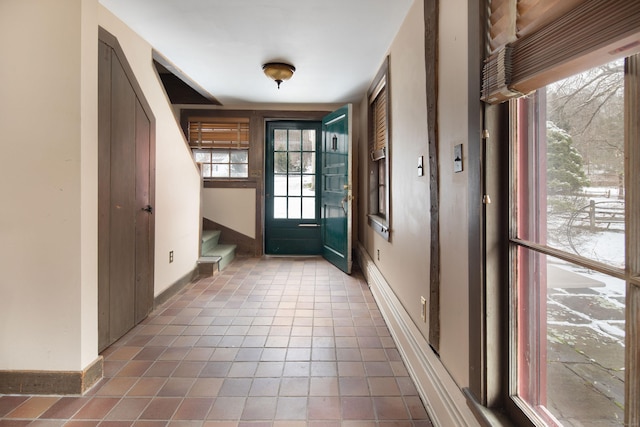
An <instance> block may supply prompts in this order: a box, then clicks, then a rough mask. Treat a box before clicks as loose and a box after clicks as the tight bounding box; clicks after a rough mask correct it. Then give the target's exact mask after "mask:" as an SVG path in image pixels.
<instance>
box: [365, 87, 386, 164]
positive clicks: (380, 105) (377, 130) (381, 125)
mask: <svg viewBox="0 0 640 427" xmlns="http://www.w3.org/2000/svg"><path fill="white" fill-rule="evenodd" d="M369 102H370V105H371V106H370V108H371V116H372V117H371V118H372V120H371V132H370V134H371V141H370V155H371V159H372V160H379V159H382V158H384V157H386V152H387V140H388V138H387V135H388V133H387V132H388V127H389V126H388V120H389V118H388V114H387V85H386V79H384V78H383V79H382V80H381V81H380V83H379V84H378V86H377V87H376V89H375V91H374V92H373V93H372V95H371V96H370V98H369Z"/></svg>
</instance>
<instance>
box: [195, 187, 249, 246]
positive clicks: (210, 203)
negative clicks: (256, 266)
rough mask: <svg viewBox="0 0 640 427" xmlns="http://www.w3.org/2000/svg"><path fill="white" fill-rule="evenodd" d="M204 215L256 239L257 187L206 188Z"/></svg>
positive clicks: (203, 206)
mask: <svg viewBox="0 0 640 427" xmlns="http://www.w3.org/2000/svg"><path fill="white" fill-rule="evenodd" d="M202 216H203V217H204V218H207V219H209V220H211V221H214V222H217V223H218V224H220V225H224V226H225V227H227V228H230V229H232V230H234V231H237V232H238V233H241V234H244V235H245V236H248V237H251V238H252V239H255V237H256V190H255V188H205V189H204V190H203V194H202Z"/></svg>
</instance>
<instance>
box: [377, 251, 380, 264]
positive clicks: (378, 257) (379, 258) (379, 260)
mask: <svg viewBox="0 0 640 427" xmlns="http://www.w3.org/2000/svg"><path fill="white" fill-rule="evenodd" d="M377 251H378V261H380V249H377Z"/></svg>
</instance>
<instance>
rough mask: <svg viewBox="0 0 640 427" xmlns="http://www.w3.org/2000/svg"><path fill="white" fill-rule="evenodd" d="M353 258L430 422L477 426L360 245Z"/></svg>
mask: <svg viewBox="0 0 640 427" xmlns="http://www.w3.org/2000/svg"><path fill="white" fill-rule="evenodd" d="M356 257H357V258H358V264H359V265H360V268H361V269H362V273H363V274H364V276H365V279H366V280H367V283H368V284H369V287H370V288H371V292H372V293H373V296H374V298H375V300H376V303H377V304H378V307H379V308H380V311H381V312H382V316H383V317H384V319H385V321H386V323H387V326H388V328H389V331H390V333H391V336H392V337H393V339H394V341H395V343H396V345H397V347H398V351H399V352H400V354H401V356H402V359H403V361H404V363H405V365H406V366H407V370H408V371H409V375H411V378H412V379H413V381H414V382H415V384H416V388H417V389H418V393H419V395H420V398H421V399H422V402H423V403H424V405H425V408H426V410H427V412H428V414H429V417H430V418H431V421H432V423H433V425H434V426H442V427H449V426H459V427H462V426H478V425H479V424H478V421H477V420H476V418H475V417H474V415H473V413H472V412H471V410H470V409H469V407H468V405H467V400H466V398H465V395H464V393H463V392H462V390H460V388H459V387H458V385H457V384H456V383H455V381H454V380H453V378H452V377H451V375H450V374H449V373H448V372H447V370H446V368H445V367H444V365H443V364H442V362H441V361H440V359H439V357H438V356H437V355H436V353H435V352H434V351H433V350H432V349H431V347H430V346H429V344H428V342H427V340H426V339H425V338H424V337H423V336H422V334H421V333H420V331H419V330H418V328H417V327H416V325H415V324H414V323H413V321H412V320H411V318H410V317H409V314H408V313H407V312H406V311H405V309H404V308H403V306H402V304H401V303H400V300H398V298H397V297H396V295H395V294H394V292H393V290H392V289H391V287H390V286H389V284H388V283H387V281H386V279H385V278H384V277H383V276H382V274H381V273H380V270H379V269H378V267H377V266H376V265H375V263H374V262H373V260H372V259H371V257H370V256H369V254H368V253H367V251H366V249H365V248H364V247H363V246H362V244H358V245H357V247H356Z"/></svg>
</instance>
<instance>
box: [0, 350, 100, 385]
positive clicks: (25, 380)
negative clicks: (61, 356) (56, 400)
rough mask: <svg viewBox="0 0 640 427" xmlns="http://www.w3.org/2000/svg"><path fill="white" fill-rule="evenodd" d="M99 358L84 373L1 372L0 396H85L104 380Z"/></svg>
mask: <svg viewBox="0 0 640 427" xmlns="http://www.w3.org/2000/svg"><path fill="white" fill-rule="evenodd" d="M103 364H104V361H103V358H102V356H99V357H98V358H97V359H96V360H95V361H94V362H93V363H91V364H90V365H89V366H88V367H87V368H85V369H84V370H82V371H0V394H58V395H66V394H83V393H84V392H85V391H87V390H89V389H90V388H91V387H93V385H94V384H95V383H96V382H98V380H100V379H101V378H102V374H103V369H104V368H103Z"/></svg>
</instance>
